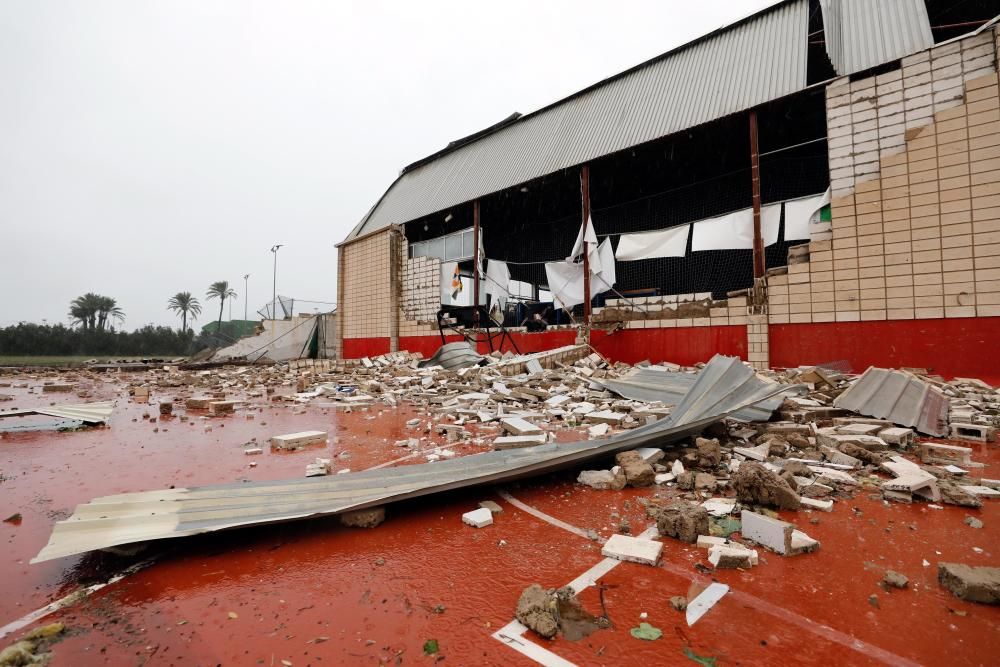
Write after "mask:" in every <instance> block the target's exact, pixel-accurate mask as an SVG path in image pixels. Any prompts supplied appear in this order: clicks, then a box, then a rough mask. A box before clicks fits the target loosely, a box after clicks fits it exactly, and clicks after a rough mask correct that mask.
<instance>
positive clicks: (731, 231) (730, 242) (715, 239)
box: [691, 208, 753, 252]
mask: <svg viewBox="0 0 1000 667" xmlns="http://www.w3.org/2000/svg"><path fill="white" fill-rule="evenodd" d="M692 226H693V227H694V234H693V236H692V238H691V250H693V251H695V252H697V251H699V250H753V209H752V208H745V209H743V210H740V211H733V212H732V213H727V214H726V215H721V216H719V217H717V218H709V219H708V220H702V221H701V222H696V223H694V225H692Z"/></svg>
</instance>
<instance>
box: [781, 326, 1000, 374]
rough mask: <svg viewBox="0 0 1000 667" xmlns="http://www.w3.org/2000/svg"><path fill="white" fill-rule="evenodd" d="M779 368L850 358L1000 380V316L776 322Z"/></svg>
mask: <svg viewBox="0 0 1000 667" xmlns="http://www.w3.org/2000/svg"><path fill="white" fill-rule="evenodd" d="M769 336H770V351H771V365H772V366H775V367H788V366H799V365H803V364H819V363H823V362H829V361H842V360H846V361H847V362H848V363H849V364H850V365H851V369H852V370H853V371H854V372H855V373H860V372H862V371H864V370H865V369H866V368H868V367H869V366H882V367H886V368H901V367H910V368H927V369H929V370H930V371H932V372H934V373H938V374H940V375H944V376H945V377H955V376H959V377H969V376H972V377H978V378H981V379H983V380H985V381H987V382H990V381H994V382H995V381H997V380H1000V318H997V317H963V318H951V319H937V320H883V321H877V322H830V323H823V324H772V325H771V326H770V329H769Z"/></svg>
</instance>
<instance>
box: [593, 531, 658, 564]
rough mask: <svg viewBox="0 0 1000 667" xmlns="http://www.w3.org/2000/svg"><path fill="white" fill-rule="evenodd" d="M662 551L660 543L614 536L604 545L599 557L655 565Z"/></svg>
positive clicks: (625, 536)
mask: <svg viewBox="0 0 1000 667" xmlns="http://www.w3.org/2000/svg"><path fill="white" fill-rule="evenodd" d="M662 550H663V543H662V542H657V541H656V540H646V539H643V538H641V537H630V536H629V535H618V534H615V535H612V536H611V538H610V539H608V541H607V542H605V543H604V547H603V548H602V549H601V555H602V556H604V557H605V558H615V559H618V560H625V561H630V562H633V563H642V564H644V565H656V564H657V563H658V562H659V561H660V552H661V551H662Z"/></svg>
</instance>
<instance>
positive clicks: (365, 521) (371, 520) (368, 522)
mask: <svg viewBox="0 0 1000 667" xmlns="http://www.w3.org/2000/svg"><path fill="white" fill-rule="evenodd" d="M383 521H385V508H384V507H371V508H369V509H363V510H354V511H353V512H344V513H343V514H341V515H340V523H341V524H342V525H344V526H347V527H348V528H374V527H375V526H377V525H379V524H380V523H382V522H383Z"/></svg>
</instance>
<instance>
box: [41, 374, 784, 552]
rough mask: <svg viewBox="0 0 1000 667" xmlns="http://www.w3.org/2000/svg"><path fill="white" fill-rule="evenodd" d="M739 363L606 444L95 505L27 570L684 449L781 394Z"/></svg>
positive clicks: (66, 525) (703, 378)
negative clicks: (645, 450) (636, 452)
mask: <svg viewBox="0 0 1000 667" xmlns="http://www.w3.org/2000/svg"><path fill="white" fill-rule="evenodd" d="M784 389H785V387H784V386H782V385H774V384H767V383H765V382H763V381H762V380H761V379H760V378H759V377H757V375H756V374H755V373H754V372H753V371H752V370H751V369H749V368H747V367H746V366H745V365H744V364H743V362H741V361H740V360H739V359H736V358H733V357H722V356H716V357H714V358H713V359H712V360H711V361H710V362H709V363H708V365H707V366H705V368H704V369H703V370H702V372H701V373H700V374H699V376H698V380H697V381H696V382H695V384H694V386H692V387H691V390H690V391H689V392H688V394H687V395H686V396H685V397H684V398H683V399H682V400H681V401H680V403H679V404H678V406H677V409H676V410H675V411H674V413H673V414H672V415H671V416H670V417H669V418H667V419H662V420H660V421H657V422H654V423H652V424H647V425H645V426H641V427H639V428H636V429H632V430H628V431H623V432H622V433H619V434H617V435H615V436H613V437H611V438H607V439H605V440H586V441H581V442H574V443H549V444H545V445H538V446H535V447H525V448H522V449H511V450H504V451H492V452H485V453H482V454H472V455H469V456H463V457H456V458H453V459H447V460H444V461H439V462H436V463H425V464H416V465H404V466H398V467H395V468H385V469H380V470H368V471H365V472H356V473H345V474H342V475H332V476H329V477H306V478H298V479H290V480H279V481H259V482H239V483H233V484H218V485H213V486H204V487H198V488H190V489H184V488H175V489H166V490H159V491H149V492H144V493H126V494H121V495H116V496H106V497H104V498H97V499H95V500H92V501H91V502H89V503H85V504H83V505H79V506H78V507H77V508H76V511H74V513H73V515H72V516H71V517H69V518H68V519H66V520H64V521H60V522H58V523H57V524H56V525H55V528H54V529H53V531H52V535H51V537H50V538H49V542H48V544H47V545H46V546H45V548H43V549H42V551H41V552H40V553H39V554H38V555H37V556H36V557H35V558H34V560H33V561H32V562H40V561H45V560H51V559H53V558H60V557H63V556H70V555H73V554H78V553H83V552H86V551H91V550H95V549H106V548H108V547H113V546H118V545H122V544H131V543H134V542H144V541H147V540H157V539H165V538H171V537H181V536H184V535H196V534H200V533H210V532H214V531H218V530H225V529H230V528H237V527H240V526H249V525H255V524H268V523H277V522H282V521H291V520H296V519H304V518H308V517H314V516H324V515H331V514H339V513H341V512H345V511H348V510H357V509H364V508H369V507H376V506H380V505H385V504H387V503H391V502H396V501H401V500H406V499H410V498H416V497H420V496H427V495H430V494H434V493H439V492H443V491H449V490H453V489H459V488H465V487H472V486H477V485H493V484H497V483H501V482H505V481H510V480H514V479H521V478H525V477H530V476H533V475H539V474H544V473H548V472H552V471H554V470H559V469H563V468H569V467H573V466H577V465H580V464H581V463H584V462H585V461H587V460H589V459H593V458H598V457H606V456H609V455H611V454H614V453H617V452H621V451H625V450H629V449H635V448H637V447H645V446H655V447H662V446H664V445H667V444H671V443H675V442H680V441H682V440H684V439H687V438H689V437H691V436H692V435H694V434H696V433H700V432H701V431H702V430H703V429H704V428H705V427H707V426H709V425H710V424H713V423H715V422H717V421H718V420H720V419H722V418H723V417H726V416H728V415H730V414H731V413H733V412H736V411H738V410H740V409H742V408H745V407H746V406H747V405H749V404H751V403H757V402H760V401H762V400H765V399H767V398H769V397H770V396H772V395H774V394H776V393H778V392H780V391H783V390H784Z"/></svg>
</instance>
